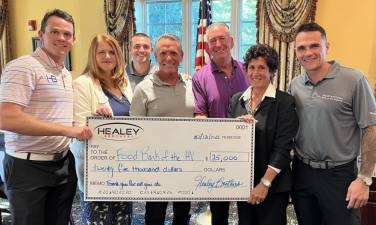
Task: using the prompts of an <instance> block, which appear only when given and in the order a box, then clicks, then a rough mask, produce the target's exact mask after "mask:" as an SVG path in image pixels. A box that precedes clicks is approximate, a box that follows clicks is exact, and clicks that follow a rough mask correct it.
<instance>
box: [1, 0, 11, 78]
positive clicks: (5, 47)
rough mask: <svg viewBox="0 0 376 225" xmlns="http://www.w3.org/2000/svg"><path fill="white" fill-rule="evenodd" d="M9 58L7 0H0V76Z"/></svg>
mask: <svg viewBox="0 0 376 225" xmlns="http://www.w3.org/2000/svg"><path fill="white" fill-rule="evenodd" d="M10 59H11V48H10V39H9V27H8V10H7V0H0V76H1V71H2V70H3V69H4V67H5V65H6V63H7V62H8V61H9V60H10Z"/></svg>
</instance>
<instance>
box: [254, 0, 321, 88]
mask: <svg viewBox="0 0 376 225" xmlns="http://www.w3.org/2000/svg"><path fill="white" fill-rule="evenodd" d="M316 2H317V0H258V1H257V21H256V24H257V42H258V43H263V44H268V45H270V46H271V47H273V48H274V49H275V50H277V52H278V54H279V64H280V67H279V70H278V72H277V73H278V74H277V75H278V76H275V77H274V80H273V84H274V85H275V86H276V87H277V88H278V89H280V90H286V89H288V87H289V85H290V82H291V80H292V78H293V77H294V76H296V75H298V74H300V73H302V72H303V68H302V67H301V66H300V65H299V63H298V61H297V59H296V56H295V52H294V39H295V32H296V29H297V28H298V27H299V26H300V25H301V24H303V23H305V22H310V21H312V22H313V21H314V20H315V14H316Z"/></svg>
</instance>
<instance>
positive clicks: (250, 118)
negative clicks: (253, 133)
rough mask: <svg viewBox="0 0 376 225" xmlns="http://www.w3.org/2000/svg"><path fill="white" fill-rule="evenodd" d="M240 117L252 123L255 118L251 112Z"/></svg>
mask: <svg viewBox="0 0 376 225" xmlns="http://www.w3.org/2000/svg"><path fill="white" fill-rule="evenodd" d="M238 119H241V120H244V121H245V122H247V123H252V121H254V120H255V118H254V117H253V116H252V115H250V114H247V115H242V116H239V117H238Z"/></svg>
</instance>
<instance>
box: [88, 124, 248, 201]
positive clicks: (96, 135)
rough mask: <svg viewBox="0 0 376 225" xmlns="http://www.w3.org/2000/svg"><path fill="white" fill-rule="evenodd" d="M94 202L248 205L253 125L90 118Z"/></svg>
mask: <svg viewBox="0 0 376 225" xmlns="http://www.w3.org/2000/svg"><path fill="white" fill-rule="evenodd" d="M87 124H88V126H89V128H90V129H91V130H92V132H93V138H92V139H90V140H89V141H88V142H87V145H86V153H85V191H84V194H85V199H86V200H88V201H140V200H147V201H192V200H195V201H223V200H226V201H227V200H228V201H245V200H247V199H248V197H249V191H250V187H251V186H253V161H254V160H253V159H254V150H253V148H254V124H249V123H246V122H242V121H240V120H237V119H193V118H161V117H158V118H157V117H142V118H141V117H112V118H103V117H89V118H88V119H87Z"/></svg>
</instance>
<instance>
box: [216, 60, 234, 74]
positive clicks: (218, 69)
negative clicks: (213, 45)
mask: <svg viewBox="0 0 376 225" xmlns="http://www.w3.org/2000/svg"><path fill="white" fill-rule="evenodd" d="M231 63H232V67H233V68H234V69H235V68H237V67H238V64H237V63H235V62H234V59H233V58H231ZM210 69H211V71H212V72H221V71H222V70H221V69H220V68H219V67H218V66H217V65H216V64H215V63H214V61H213V60H211V61H210Z"/></svg>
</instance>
